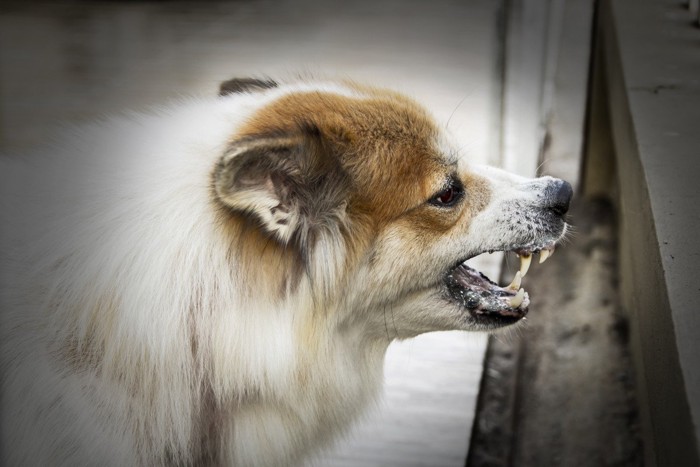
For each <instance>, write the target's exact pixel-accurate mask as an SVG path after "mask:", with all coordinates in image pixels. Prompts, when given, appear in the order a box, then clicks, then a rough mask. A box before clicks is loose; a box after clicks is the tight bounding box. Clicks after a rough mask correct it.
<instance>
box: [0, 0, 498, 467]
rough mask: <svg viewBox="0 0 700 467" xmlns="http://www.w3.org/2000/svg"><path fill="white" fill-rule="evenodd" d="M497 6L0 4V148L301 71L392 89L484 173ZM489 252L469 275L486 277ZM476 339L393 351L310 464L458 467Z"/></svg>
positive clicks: (425, 339) (478, 1)
mask: <svg viewBox="0 0 700 467" xmlns="http://www.w3.org/2000/svg"><path fill="white" fill-rule="evenodd" d="M499 4H500V2H494V1H492V0H470V1H468V2H448V1H440V2H430V3H428V2H420V1H418V0H409V1H400V0H390V1H381V2H368V1H364V2H362V1H361V2H324V3H322V4H321V3H318V4H317V3H312V2H309V1H301V2H299V1H291V0H287V1H281V2H272V1H271V0H252V1H235V2H217V1H207V2H193V1H192V2H186V1H183V2H125V3H118V2H90V3H88V2H84V3H83V2H63V3H60V4H57V2H54V3H49V2H45V3H37V2H21V3H20V2H18V3H16V4H13V3H7V2H5V3H3V5H2V6H0V44H1V45H0V147H2V148H4V149H6V150H10V151H11V150H12V148H21V147H27V146H31V145H32V144H34V143H36V142H37V141H40V140H41V139H43V138H45V137H46V135H47V132H48V131H49V129H51V128H52V127H54V126H56V125H60V124H62V123H64V122H80V121H88V120H90V119H92V118H94V117H95V116H99V115H100V114H104V113H111V112H118V111H122V110H125V109H134V108H136V109H138V108H143V107H145V106H148V105H151V104H155V103H160V102H163V101H165V100H168V99H173V98H178V97H179V96H182V95H187V94H192V93H209V94H211V93H214V92H216V89H217V87H218V84H219V82H221V81H223V80H225V79H228V78H231V77H233V76H249V75H255V76H260V75H267V76H270V77H273V78H276V77H284V76H289V75H295V74H297V73H304V74H306V73H312V74H317V75H318V74H320V75H323V76H347V77H351V78H355V79H358V80H362V81H366V82H370V83H373V84H379V85H386V86H391V87H393V88H395V89H398V90H400V91H403V92H405V93H407V94H409V95H411V96H413V97H415V98H417V99H418V100H420V101H422V102H424V103H425V104H426V105H427V106H428V107H429V108H430V109H432V110H433V112H434V114H435V116H436V118H437V119H438V121H442V122H445V123H447V122H448V120H449V128H450V129H451V130H452V131H453V133H454V134H455V137H456V138H457V140H458V141H459V143H460V145H462V146H463V147H464V150H465V152H466V154H468V155H469V157H470V158H472V160H475V161H477V162H484V163H489V162H494V161H495V160H496V159H495V156H496V154H495V148H496V147H497V145H496V141H497V134H496V131H495V128H496V124H497V118H498V112H497V109H498V105H499V103H498V101H497V95H498V92H499V89H500V87H499V83H498V82H497V79H496V63H495V62H496V60H495V57H496V53H497V49H498V47H497V30H496V22H497V14H498V7H499ZM499 266H500V257H499V256H498V255H492V256H487V257H484V258H479V259H478V261H477V267H478V268H479V269H481V270H482V271H484V272H486V273H487V274H488V275H489V276H490V277H498V275H499V274H498V270H499ZM485 344H486V337H485V336H484V335H469V334H466V333H434V334H429V335H425V336H421V337H419V338H416V339H413V340H410V341H407V342H403V343H397V344H394V345H392V346H391V348H390V352H389V355H388V357H387V362H386V394H385V397H384V400H383V403H382V404H381V406H380V407H379V410H377V411H375V412H374V413H373V414H372V415H371V416H369V417H368V418H367V419H366V420H365V422H364V423H362V424H361V425H360V426H359V427H358V428H357V429H356V430H355V431H354V433H353V436H351V437H350V438H349V439H348V440H346V441H343V442H341V443H339V445H338V446H337V449H336V450H335V451H333V452H329V453H328V454H327V455H326V456H325V457H323V458H322V459H321V460H319V461H318V462H317V464H318V465H329V466H360V465H361V466H399V465H401V466H423V465H424V466H462V465H464V460H465V457H466V452H467V446H468V441H469V436H470V430H471V425H472V421H473V417H474V408H475V403H476V397H477V393H478V388H479V382H480V379H481V371H482V360H483V355H484V350H485Z"/></svg>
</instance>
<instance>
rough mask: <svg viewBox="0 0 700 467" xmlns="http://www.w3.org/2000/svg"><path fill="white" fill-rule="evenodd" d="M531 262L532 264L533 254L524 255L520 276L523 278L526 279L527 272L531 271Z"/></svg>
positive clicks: (521, 259)
mask: <svg viewBox="0 0 700 467" xmlns="http://www.w3.org/2000/svg"><path fill="white" fill-rule="evenodd" d="M531 262H532V255H531V254H527V255H522V256H521V257H520V275H522V277H525V274H527V270H528V269H530V263H531Z"/></svg>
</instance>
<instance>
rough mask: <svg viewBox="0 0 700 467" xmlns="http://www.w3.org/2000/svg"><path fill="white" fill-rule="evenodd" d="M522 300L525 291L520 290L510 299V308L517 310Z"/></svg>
mask: <svg viewBox="0 0 700 467" xmlns="http://www.w3.org/2000/svg"><path fill="white" fill-rule="evenodd" d="M524 299H525V289H520V290H518V293H517V294H516V295H515V297H513V298H511V299H510V306H512V307H513V308H518V307H519V306H520V305H521V304H522V303H523V300H524Z"/></svg>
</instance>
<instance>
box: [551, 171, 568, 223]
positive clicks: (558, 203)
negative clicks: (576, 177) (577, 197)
mask: <svg viewBox="0 0 700 467" xmlns="http://www.w3.org/2000/svg"><path fill="white" fill-rule="evenodd" d="M554 183H555V184H556V185H555V186H554V187H553V189H552V191H551V195H550V196H551V198H550V204H549V209H551V210H552V211H554V212H555V213H557V214H559V215H560V216H563V215H564V214H566V212H567V211H568V210H569V204H570V203H571V197H572V196H573V194H574V190H573V188H571V184H570V183H569V182H565V181H564V180H557V181H556V182H554Z"/></svg>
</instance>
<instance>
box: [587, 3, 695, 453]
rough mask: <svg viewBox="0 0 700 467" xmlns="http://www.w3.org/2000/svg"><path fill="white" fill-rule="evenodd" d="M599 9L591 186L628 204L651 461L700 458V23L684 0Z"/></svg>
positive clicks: (630, 279) (622, 211)
mask: <svg viewBox="0 0 700 467" xmlns="http://www.w3.org/2000/svg"><path fill="white" fill-rule="evenodd" d="M599 10H600V11H599V12H598V28H597V31H596V51H595V54H596V58H595V62H594V74H593V86H592V101H591V106H590V118H589V122H588V128H589V133H588V135H587V136H588V149H587V151H586V155H585V157H586V159H585V163H584V179H583V183H582V187H583V190H584V192H585V193H587V194H589V195H600V194H606V195H608V196H611V197H612V198H614V199H616V200H617V203H618V209H619V218H620V267H621V294H622V303H623V306H624V308H625V309H626V311H627V313H628V314H629V316H630V321H631V330H632V333H631V338H632V341H631V343H632V350H633V353H634V356H635V367H636V371H637V381H638V385H637V386H638V392H639V396H640V405H641V407H640V408H641V417H642V422H643V429H644V445H645V460H646V464H647V465H663V466H667V465H673V466H682V465H699V464H700V455H699V453H698V446H699V445H700V364H698V357H699V356H700V283H699V281H698V280H697V272H698V268H697V264H698V261H699V260H700V242H698V239H699V238H700V190H699V189H698V180H699V179H700V126H699V125H700V60H699V59H698V44H700V29H699V28H698V27H697V26H696V24H695V22H694V18H693V16H692V15H691V13H690V12H689V11H688V10H687V8H685V7H684V6H683V4H682V3H681V2H676V1H668V0H667V1H659V0H656V1H654V0H616V1H608V0H602V1H600V5H599ZM613 174H616V176H614V175H613ZM611 175H613V176H612V177H611ZM610 180H614V181H616V182H617V184H616V187H615V188H612V186H613V185H612V184H611V183H609V181H610Z"/></svg>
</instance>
